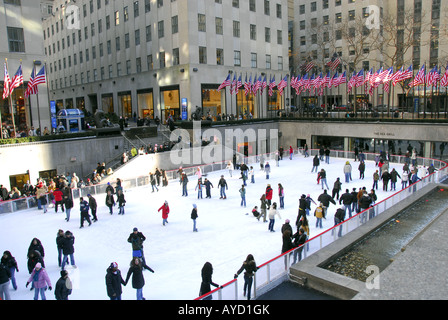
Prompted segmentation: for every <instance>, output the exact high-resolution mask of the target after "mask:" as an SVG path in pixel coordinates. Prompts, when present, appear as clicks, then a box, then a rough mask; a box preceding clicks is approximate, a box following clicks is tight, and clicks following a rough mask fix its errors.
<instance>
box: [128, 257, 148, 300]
mask: <svg viewBox="0 0 448 320" xmlns="http://www.w3.org/2000/svg"><path fill="white" fill-rule="evenodd" d="M143 269H146V270H149V271H151V272H152V273H154V270H153V269H151V268H150V267H149V266H147V265H146V263H144V262H143V261H142V260H140V258H138V257H134V258H132V260H131V263H130V267H129V270H128V273H127V275H126V280H125V281H124V285H127V284H128V281H129V279H130V278H131V276H132V288H134V289H136V290H137V300H145V298H144V297H143V287H144V285H145V278H144V276H143Z"/></svg>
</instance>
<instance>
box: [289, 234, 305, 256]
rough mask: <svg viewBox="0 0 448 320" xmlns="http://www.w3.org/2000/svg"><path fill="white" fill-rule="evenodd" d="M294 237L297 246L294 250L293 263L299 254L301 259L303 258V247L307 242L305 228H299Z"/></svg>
mask: <svg viewBox="0 0 448 320" xmlns="http://www.w3.org/2000/svg"><path fill="white" fill-rule="evenodd" d="M292 237H293V239H294V240H293V244H294V247H296V248H297V249H296V250H294V261H293V264H294V263H296V261H297V256H299V261H301V260H302V251H303V247H304V245H305V242H306V233H305V230H303V229H302V228H299V229H298V230H297V232H296V233H295V234H294V235H293V236H292Z"/></svg>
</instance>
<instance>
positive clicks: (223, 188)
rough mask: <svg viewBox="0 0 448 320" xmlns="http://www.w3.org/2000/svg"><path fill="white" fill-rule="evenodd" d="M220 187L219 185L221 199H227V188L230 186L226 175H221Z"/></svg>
mask: <svg viewBox="0 0 448 320" xmlns="http://www.w3.org/2000/svg"><path fill="white" fill-rule="evenodd" d="M218 187H219V191H220V195H221V196H220V197H219V199H227V196H226V190H228V186H227V181H226V179H224V176H223V175H222V176H221V179H219V182H218Z"/></svg>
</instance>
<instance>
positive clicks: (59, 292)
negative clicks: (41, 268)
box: [54, 270, 72, 300]
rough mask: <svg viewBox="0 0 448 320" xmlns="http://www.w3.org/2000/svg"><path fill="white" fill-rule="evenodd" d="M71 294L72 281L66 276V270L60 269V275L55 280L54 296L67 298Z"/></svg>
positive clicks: (58, 298) (62, 298)
mask: <svg viewBox="0 0 448 320" xmlns="http://www.w3.org/2000/svg"><path fill="white" fill-rule="evenodd" d="M71 294H72V283H71V281H70V278H69V277H68V272H67V271H66V270H62V271H61V277H60V278H59V280H58V281H57V282H56V287H55V289H54V296H55V298H56V300H68V296H69V295H71Z"/></svg>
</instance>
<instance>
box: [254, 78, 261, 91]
mask: <svg viewBox="0 0 448 320" xmlns="http://www.w3.org/2000/svg"><path fill="white" fill-rule="evenodd" d="M254 80H255V79H254ZM260 88H261V75H260V76H258V79H257V81H256V82H255V86H254V93H257V92H258V90H260Z"/></svg>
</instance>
